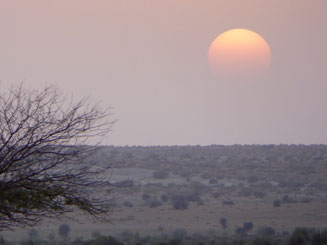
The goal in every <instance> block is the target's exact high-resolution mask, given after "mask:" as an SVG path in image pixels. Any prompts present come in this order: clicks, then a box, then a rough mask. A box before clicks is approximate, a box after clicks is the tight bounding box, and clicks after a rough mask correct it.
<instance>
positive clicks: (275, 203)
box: [273, 199, 282, 207]
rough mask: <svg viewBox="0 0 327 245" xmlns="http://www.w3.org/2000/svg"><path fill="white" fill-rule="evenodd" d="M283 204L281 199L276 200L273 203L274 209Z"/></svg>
mask: <svg viewBox="0 0 327 245" xmlns="http://www.w3.org/2000/svg"><path fill="white" fill-rule="evenodd" d="M281 204H282V202H281V200H279V199H276V200H274V201H273V205H274V207H280V205H281Z"/></svg>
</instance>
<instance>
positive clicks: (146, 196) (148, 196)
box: [142, 193, 151, 201]
mask: <svg viewBox="0 0 327 245" xmlns="http://www.w3.org/2000/svg"><path fill="white" fill-rule="evenodd" d="M150 198H151V196H150V195H149V194H148V193H143V195H142V199H143V200H144V201H146V200H149V199H150Z"/></svg>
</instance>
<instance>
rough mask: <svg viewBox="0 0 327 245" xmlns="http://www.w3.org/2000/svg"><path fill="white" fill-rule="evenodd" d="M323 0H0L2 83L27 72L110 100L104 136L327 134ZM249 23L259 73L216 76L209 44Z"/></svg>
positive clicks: (205, 139)
mask: <svg viewBox="0 0 327 245" xmlns="http://www.w3.org/2000/svg"><path fill="white" fill-rule="evenodd" d="M326 13H327V2H326V1H323V0H316V1H309V0H306V1H305V0H299V1H296V2H295V1H291V0H276V1H272V0H271V1H261V0H248V1H244V0H239V1H236V0H235V1H223V0H217V1H211V0H203V1H198V0H181V1H176V0H165V1H163V0H162V1H161V0H159V1H149V0H147V1H146V0H135V1H111V0H95V1H91V0H83V1H81V0H67V1H57V0H48V1H41V0H30V1H19V0H10V1H3V2H2V4H1V9H0V30H1V39H0V64H1V66H0V80H1V83H0V86H1V87H0V89H3V90H5V89H6V88H8V87H9V86H10V85H12V84H19V83H21V82H22V81H24V84H25V86H26V87H29V88H33V89H38V88H43V87H44V86H46V85H52V84H54V85H56V86H58V87H59V88H60V89H62V90H64V92H65V93H66V94H73V96H74V98H76V99H78V98H82V97H85V96H90V97H91V98H92V100H94V101H99V100H101V101H102V105H103V106H105V107H106V106H112V107H113V110H112V112H113V113H114V115H113V119H118V121H117V123H116V124H115V125H114V127H113V131H112V132H111V134H110V135H108V138H107V139H105V140H104V142H103V143H104V144H109V145H112V144H113V145H197V144H200V145H207V144H280V143H283V144H320V143H323V144H326V143H327V109H326V107H327V96H326V95H327V68H326V57H327V48H326V43H327V28H326V25H327V15H326ZM234 28H246V29H249V30H252V31H255V32H257V33H259V34H260V35H261V36H262V37H263V38H264V39H265V40H266V41H267V43H268V44H269V46H270V49H271V64H270V69H269V70H268V71H267V72H266V73H265V74H264V75H263V76H261V77H260V78H258V79H253V80H251V81H250V80H248V79H244V80H242V79H237V80H230V81H229V80H226V79H219V78H217V77H215V76H213V75H212V73H211V72H210V69H209V66H208V63H207V54H208V48H209V46H210V44H211V43H212V41H213V40H214V39H215V38H216V37H217V36H218V35H219V34H221V33H223V32H224V31H227V30H229V29H234Z"/></svg>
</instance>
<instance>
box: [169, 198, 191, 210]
mask: <svg viewBox="0 0 327 245" xmlns="http://www.w3.org/2000/svg"><path fill="white" fill-rule="evenodd" d="M171 200H172V204H173V207H174V208H175V209H178V210H183V209H187V208H188V202H187V200H186V198H185V196H183V195H176V196H173V197H172V199H171Z"/></svg>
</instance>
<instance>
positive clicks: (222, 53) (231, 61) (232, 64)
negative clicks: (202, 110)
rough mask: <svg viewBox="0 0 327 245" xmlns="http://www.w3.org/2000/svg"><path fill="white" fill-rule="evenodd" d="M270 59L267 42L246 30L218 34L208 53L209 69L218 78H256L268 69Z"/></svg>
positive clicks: (233, 30)
mask: <svg viewBox="0 0 327 245" xmlns="http://www.w3.org/2000/svg"><path fill="white" fill-rule="evenodd" d="M270 59H271V54H270V48H269V45H268V44H267V42H266V41H265V40H264V39H263V38H262V37H261V36H260V35H259V34H258V33H256V32H253V31H250V30H247V29H232V30H229V31H226V32H224V33H222V34H220V35H219V36H218V37H217V38H216V39H215V40H214V41H213V42H212V44H211V45H210V47H209V51H208V63H209V66H210V69H211V71H212V72H213V73H214V74H215V75H217V76H218V77H235V76H236V77H243V76H256V75H258V74H261V73H263V72H264V71H266V70H267V69H268V67H269V65H270Z"/></svg>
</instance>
